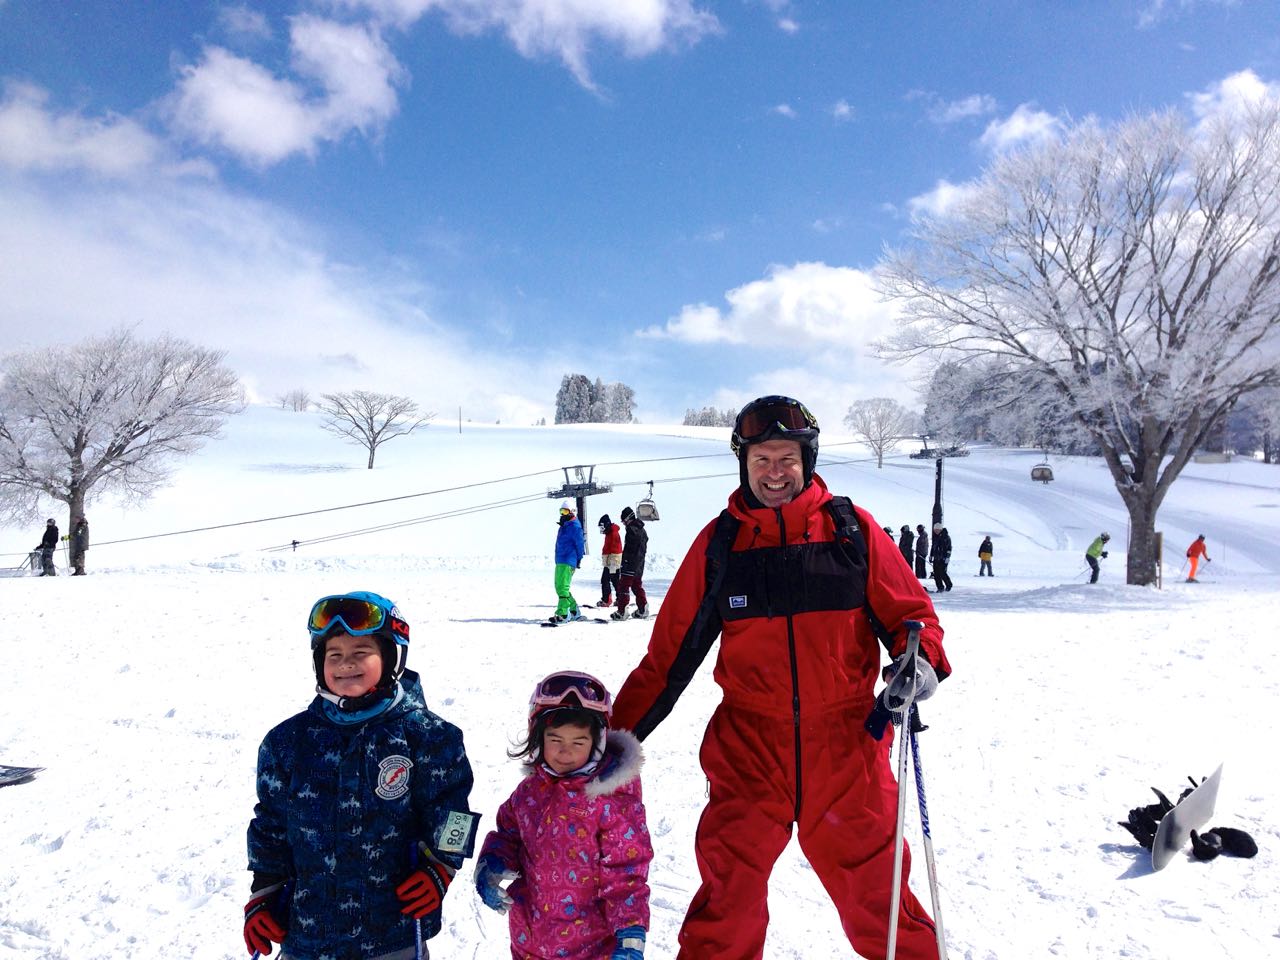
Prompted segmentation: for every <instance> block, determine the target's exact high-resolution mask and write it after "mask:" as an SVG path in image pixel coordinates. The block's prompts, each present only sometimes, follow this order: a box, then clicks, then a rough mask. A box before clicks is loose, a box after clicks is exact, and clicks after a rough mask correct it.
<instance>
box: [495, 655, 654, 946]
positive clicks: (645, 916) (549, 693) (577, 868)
mask: <svg viewBox="0 0 1280 960" xmlns="http://www.w3.org/2000/svg"><path fill="white" fill-rule="evenodd" d="M612 713H613V698H612V697H610V695H609V691H608V690H606V689H605V686H604V684H602V683H601V682H600V681H599V680H597V679H596V678H595V677H593V676H591V675H590V674H586V673H576V672H571V671H564V672H561V673H553V674H551V676H549V677H547V678H545V679H544V680H542V681H541V682H540V683H539V684H538V685H537V687H535V688H534V691H533V697H532V699H531V700H530V701H529V736H528V738H527V739H526V740H525V741H524V743H523V744H521V745H520V747H519V748H518V749H517V750H516V751H515V753H513V754H512V756H513V757H524V758H525V766H526V770H525V777H524V780H523V781H521V783H520V785H519V786H518V787H516V789H515V792H513V793H512V794H511V796H510V798H509V799H508V800H507V801H506V802H505V803H504V804H503V805H502V806H501V807H500V808H499V809H498V825H497V828H496V829H495V830H493V831H492V832H491V833H490V834H489V836H488V837H486V838H485V841H484V846H483V847H482V848H481V850H480V856H479V859H478V860H477V864H476V872H475V880H476V890H477V892H479V894H480V897H481V899H482V900H483V901H484V902H485V905H486V906H488V907H491V908H492V909H494V910H497V911H498V912H499V913H508V911H509V914H508V922H509V926H510V928H511V956H512V957H513V958H514V960H561V958H563V960H642V958H643V956H644V941H645V931H646V930H647V929H648V927H649V884H648V877H649V861H650V860H652V859H653V847H652V846H651V845H650V843H649V828H648V827H647V826H646V824H645V814H644V801H643V799H642V797H641V794H640V766H641V764H642V763H643V762H644V757H643V754H642V752H641V748H640V742H639V741H638V740H637V739H636V738H635V737H634V736H632V735H631V734H630V733H627V732H626V731H618V730H609V729H608V726H609V719H610V716H611V715H612ZM508 881H510V883H509V885H507V886H506V887H505V889H504V887H503V884H506V883H508Z"/></svg>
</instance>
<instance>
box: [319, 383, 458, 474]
mask: <svg viewBox="0 0 1280 960" xmlns="http://www.w3.org/2000/svg"><path fill="white" fill-rule="evenodd" d="M319 406H320V411H321V413H323V414H324V417H325V422H324V423H323V424H321V426H322V428H323V429H325V430H327V431H329V432H330V433H332V434H334V435H336V436H339V437H342V438H343V439H344V440H349V441H350V442H352V443H355V444H358V445H359V446H362V447H364V448H365V449H366V450H368V451H369V462H368V465H367V466H368V469H370V470H372V469H373V458H374V456H375V454H377V452H378V447H380V446H382V444H384V443H386V442H387V441H388V440H393V439H395V438H396V437H403V436H406V435H408V434H410V433H413V431H414V430H416V429H417V428H418V427H420V426H422V425H423V424H424V423H430V422H431V421H432V420H434V419H435V416H436V415H435V413H424V414H421V415H419V413H418V405H417V404H416V403H414V402H413V401H412V400H410V399H409V398H408V397H398V396H395V395H393V394H389V393H374V392H372V391H369V390H352V391H350V392H347V393H326V394H323V395H322V396H321V403H320V405H319Z"/></svg>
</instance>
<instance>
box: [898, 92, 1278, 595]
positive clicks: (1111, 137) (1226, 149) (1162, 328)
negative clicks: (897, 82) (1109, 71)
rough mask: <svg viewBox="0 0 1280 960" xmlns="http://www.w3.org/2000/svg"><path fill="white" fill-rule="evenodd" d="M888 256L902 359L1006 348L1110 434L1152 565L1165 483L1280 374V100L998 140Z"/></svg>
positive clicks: (1089, 427)
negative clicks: (1193, 120) (1020, 140)
mask: <svg viewBox="0 0 1280 960" xmlns="http://www.w3.org/2000/svg"><path fill="white" fill-rule="evenodd" d="M964 192H965V197H964V198H963V199H962V200H960V201H959V202H958V203H956V204H955V205H954V206H953V207H952V208H951V209H949V210H947V211H945V212H943V213H941V214H938V215H933V216H927V217H924V218H922V219H920V220H919V221H917V222H916V224H915V225H914V227H913V229H912V234H911V236H910V239H909V241H908V243H907V244H906V245H905V246H904V247H903V248H901V249H899V250H896V251H890V252H888V253H887V254H886V256H885V258H884V259H883V261H882V263H881V264H880V276H881V279H882V292H883V293H885V294H886V295H887V296H889V297H891V298H893V299H896V300H897V301H898V302H899V303H900V304H901V306H902V309H903V320H902V326H901V328H900V330H899V331H898V333H897V334H896V335H895V336H894V337H893V338H891V339H890V340H888V341H886V342H885V343H883V344H882V345H881V346H882V348H883V351H884V353H885V355H887V356H894V357H898V358H904V357H912V356H922V355H930V356H934V357H936V358H938V359H953V360H958V361H960V362H967V361H969V360H972V359H973V358H975V357H979V358H989V357H994V358H999V359H1001V360H1002V361H1004V362H1005V363H1007V364H1008V365H1009V368H1010V369H1011V370H1013V371H1016V372H1018V373H1019V374H1020V375H1021V376H1023V377H1025V378H1026V379H1025V380H1024V382H1025V383H1027V384H1028V386H1029V387H1031V388H1032V389H1033V390H1034V392H1035V395H1036V396H1037V397H1043V396H1046V395H1048V396H1052V397H1053V398H1054V399H1055V401H1056V402H1057V403H1058V404H1059V405H1060V409H1061V411H1062V415H1063V416H1064V417H1067V418H1069V419H1070V420H1071V421H1072V422H1073V423H1074V424H1075V425H1076V426H1077V427H1078V428H1079V429H1080V430H1082V431H1083V432H1084V433H1086V434H1087V435H1088V436H1089V437H1090V438H1091V440H1092V441H1093V442H1095V443H1096V444H1097V447H1098V449H1099V451H1100V452H1101V455H1102V457H1103V458H1104V459H1105V461H1106V463H1107V466H1108V468H1109V469H1110V471H1111V475H1112V477H1113V478H1114V480H1115V484H1116V488H1117V490H1118V491H1119V493H1120V496H1121V498H1122V499H1123V501H1124V504H1125V507H1126V508H1127V510H1128V514H1129V519H1130V542H1129V555H1128V572H1127V580H1128V582H1129V583H1131V584H1149V583H1152V582H1154V580H1155V577H1156V556H1155V538H1154V531H1155V521H1156V513H1157V511H1158V510H1159V508H1160V504H1161V502H1162V501H1163V499H1164V497H1165V495H1166V494H1167V492H1168V490H1169V487H1170V485H1171V484H1172V483H1173V482H1174V480H1175V479H1176V478H1177V476H1178V475H1179V473H1180V472H1181V471H1182V469H1183V467H1184V466H1185V465H1186V464H1187V462H1188V461H1189V460H1190V458H1191V456H1192V454H1193V453H1194V452H1195V450H1196V448H1197V447H1199V446H1200V445H1201V444H1202V443H1203V442H1204V438H1205V437H1206V436H1207V435H1208V433H1209V432H1210V431H1211V430H1212V429H1213V428H1214V426H1215V424H1217V423H1218V421H1220V420H1221V419H1222V418H1223V417H1224V416H1225V415H1226V413H1227V412H1228V411H1229V410H1231V409H1232V407H1233V406H1234V405H1235V404H1236V403H1237V402H1238V401H1239V400H1240V399H1241V398H1243V397H1245V396H1246V395H1248V394H1250V393H1251V392H1253V391H1256V390H1259V389H1262V388H1264V387H1267V386H1270V385H1273V384H1276V383H1278V382H1280V104H1277V102H1275V101H1274V100H1264V101H1260V102H1254V103H1252V104H1250V105H1247V106H1243V107H1239V108H1236V109H1235V110H1233V111H1230V112H1228V111H1221V112H1219V113H1218V114H1217V115H1214V116H1212V117H1209V118H1207V119H1205V120H1204V121H1202V122H1201V123H1200V124H1198V125H1195V126H1192V125H1189V124H1188V123H1187V122H1186V121H1185V119H1184V118H1182V117H1181V116H1180V115H1179V114H1177V113H1174V112H1165V113H1159V114H1153V115H1146V116H1137V117H1134V118H1131V119H1129V120H1126V121H1124V122H1122V123H1118V124H1116V125H1114V126H1110V127H1104V126H1102V125H1101V124H1099V123H1098V122H1096V121H1093V120H1087V121H1083V122H1080V123H1077V124H1074V125H1071V126H1069V127H1067V128H1065V129H1064V130H1063V132H1062V133H1061V135H1060V136H1058V137H1057V138H1055V139H1052V140H1050V141H1048V142H1045V143H1042V144H1040V145H1038V146H1034V147H1030V148H1027V149H1023V150H1021V151H1017V152H1014V153H1010V154H1006V155H1004V156H1002V157H999V158H997V159H996V160H995V161H994V162H993V163H992V164H991V165H990V166H989V167H988V168H987V169H986V170H985V171H984V172H983V173H982V174H981V176H980V177H979V178H978V179H977V180H976V181H975V182H973V183H972V184H970V185H969V187H968V189H967V190H966V191H964Z"/></svg>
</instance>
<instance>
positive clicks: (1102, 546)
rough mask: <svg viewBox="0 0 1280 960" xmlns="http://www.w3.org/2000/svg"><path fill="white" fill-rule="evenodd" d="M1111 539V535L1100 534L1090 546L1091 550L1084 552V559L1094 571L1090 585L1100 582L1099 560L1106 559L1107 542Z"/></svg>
mask: <svg viewBox="0 0 1280 960" xmlns="http://www.w3.org/2000/svg"><path fill="white" fill-rule="evenodd" d="M1110 539H1111V534H1109V533H1100V534H1098V535H1097V536H1096V537H1094V540H1093V543H1091V544H1089V549H1088V550H1086V551H1085V552H1084V558H1085V560H1087V561H1088V562H1089V569H1090V570H1092V571H1093V576H1091V577H1090V578H1089V582H1090V583H1097V582H1098V558H1099V557H1106V555H1107V549H1106V547H1107V541H1108V540H1110Z"/></svg>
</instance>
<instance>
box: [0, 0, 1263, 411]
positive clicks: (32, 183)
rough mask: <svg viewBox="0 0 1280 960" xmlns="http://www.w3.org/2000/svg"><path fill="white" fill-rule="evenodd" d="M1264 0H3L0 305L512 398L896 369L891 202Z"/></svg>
mask: <svg viewBox="0 0 1280 960" xmlns="http://www.w3.org/2000/svg"><path fill="white" fill-rule="evenodd" d="M1278 27H1280V14H1278V12H1277V9H1276V7H1275V5H1274V3H1270V2H1261V0H1259V2H1252V0H1237V2H1223V0H1216V2H1215V0H1180V2H1174V0H1164V2H1159V0H1133V2H1121V0H1114V2H1090V0H1081V2H1073V3H1065V2H1060V3H1048V2H1021V3H1019V2H1012V0H1010V2H993V3H981V4H970V3H921V2H897V3H864V2H857V0H842V2H836V0H828V2H816V0H701V2H700V0H607V2H606V0H601V2H599V3H595V2H589V0H316V2H310V0H296V2H285V3H275V2H273V3H244V4H219V3H182V2H169V3H124V4H121V3H106V2H92V0H84V2H77V3H74V4H71V3H49V2H45V0H0V84H2V86H0V333H2V334H3V342H4V344H5V347H6V348H8V349H20V348H27V347H34V346H42V345H45V344H48V343H54V342H65V341H71V340H75V339H78V338H80V337H82V336H84V335H85V334H87V333H90V332H93V331H97V330H102V329H106V328H109V327H112V326H114V325H118V324H121V323H131V324H137V326H138V329H139V330H140V331H141V332H142V333H143V334H146V335H151V334H159V333H161V332H165V331H168V332H173V333H176V334H179V335H182V336H185V337H188V338H190V339H192V340H195V341H197V342H200V343H202V344H205V345H208V346H214V347H218V348H221V349H225V350H227V351H228V355H229V362H230V364H231V365H232V366H233V367H234V368H235V369H236V370H237V371H238V372H239V373H240V374H241V375H242V376H243V378H244V380H245V382H246V384H247V386H248V387H249V389H250V391H251V394H252V395H253V396H254V397H256V398H261V399H264V400H266V399H270V398H271V397H273V396H274V395H276V394H278V393H280V392H283V391H284V390H286V389H292V388H298V387H300V388H304V389H307V390H310V391H312V392H313V393H320V392H324V391H328V390H335V389H350V388H357V387H359V388H366V389H382V390H387V391H390V392H397V393H405V394H408V395H410V396H412V397H414V398H415V399H417V400H418V401H419V402H420V403H421V404H422V405H423V406H424V407H426V408H428V409H435V410H439V411H441V412H442V413H446V414H448V415H450V416H452V415H455V413H456V408H457V407H458V406H462V408H463V412H464V416H468V417H472V418H474V419H478V420H494V419H502V420H503V421H504V422H516V423H527V422H532V421H533V420H534V419H536V418H537V417H539V416H548V415H550V413H551V411H552V402H553V400H554V396H555V391H556V389H557V387H558V386H559V383H560V378H561V376H562V375H563V374H564V373H566V372H580V373H585V374H587V375H588V376H590V377H593V378H594V377H601V378H603V379H604V380H606V381H613V380H622V381H624V382H626V383H628V384H630V385H631V386H632V387H634V388H635V390H636V393H637V400H638V404H639V416H640V418H641V419H642V420H645V421H646V422H661V421H666V420H678V419H679V417H680V415H681V414H682V413H683V411H684V410H685V408H686V407H700V406H704V405H707V404H715V405H717V406H721V407H725V406H730V407H731V406H737V405H738V404H740V403H741V402H743V401H745V400H747V399H750V398H751V397H752V396H756V395H758V394H760V393H771V392H789V393H794V394H797V395H799V396H801V397H803V398H805V399H806V400H808V401H809V402H810V403H811V405H812V406H813V407H814V409H815V411H816V412H817V413H818V415H819V417H820V419H822V420H823V421H824V422H826V423H831V422H832V421H833V420H834V421H838V420H839V418H840V417H841V416H842V415H843V413H844V411H845V409H846V408H847V406H848V404H849V403H850V402H851V401H852V400H854V399H857V398H860V397H870V396H882V395H891V396H895V397H898V398H899V399H901V400H903V401H904V402H907V403H908V404H909V405H913V406H918V405H919V404H918V402H917V401H916V398H915V387H914V385H913V384H912V382H911V377H912V376H913V372H912V371H909V370H903V369H901V368H896V367H886V366H885V365H883V364H882V363H881V362H880V361H878V360H876V359H875V358H874V357H873V356H872V354H871V351H870V350H869V348H868V346H867V344H868V341H869V340H871V339H874V338H875V337H878V336H881V335H883V334H884V333H886V332H887V331H888V329H889V327H890V325H891V323H892V308H891V307H890V306H889V305H886V304H883V303H880V302H878V300H877V298H876V297H875V295H874V292H873V290H872V284H871V280H870V277H869V271H871V270H872V269H873V268H874V266H875V264H876V261H877V258H878V257H879V255H880V252H881V250H882V249H883V247H884V246H885V245H886V244H889V245H892V244H894V243H896V242H898V241H899V240H900V238H901V237H902V234H903V231H904V230H905V229H907V227H908V226H909V225H910V222H911V217H912V215H913V213H915V212H918V211H920V210H927V209H930V207H931V206H932V205H937V204H940V203H945V202H946V199H947V197H948V196H949V195H950V193H951V191H952V190H954V189H955V188H957V187H962V186H963V184H964V183H965V181H966V180H968V179H970V178H972V177H974V176H975V175H976V174H977V173H978V172H979V171H980V170H981V169H982V167H983V166H984V165H985V164H986V163H987V162H989V160H990V159H991V158H992V156H994V155H995V154H996V153H997V152H999V151H1001V150H1007V149H1015V148H1017V147H1018V146H1019V145H1022V144H1025V143H1027V142H1029V141H1032V140H1034V139H1035V138H1037V137H1040V136H1046V135H1052V133H1053V131H1054V130H1055V129H1057V128H1059V127H1060V125H1061V124H1062V123H1064V122H1068V121H1069V120H1071V119H1073V118H1074V119H1079V118H1083V117H1085V116H1089V115H1096V116H1098V117H1100V118H1102V119H1103V120H1115V119H1119V118H1121V117H1123V116H1124V115H1125V114H1127V113H1129V112H1132V111H1146V110H1153V109H1161V108H1166V107H1173V108H1177V109H1180V110H1183V111H1185V112H1187V113H1188V115H1189V116H1190V115H1194V114H1196V113H1197V112H1204V111H1206V110H1209V109H1212V108H1213V105H1214V104H1215V103H1220V102H1222V101H1224V100H1228V99H1231V98H1238V97H1242V96H1251V95H1256V94H1257V92H1258V91H1266V90H1269V91H1270V92H1271V93H1272V94H1275V92H1276V91H1277V89H1280V86H1278V81H1280V30H1278V29H1277V28H1278Z"/></svg>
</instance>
